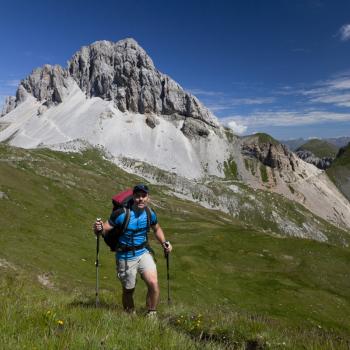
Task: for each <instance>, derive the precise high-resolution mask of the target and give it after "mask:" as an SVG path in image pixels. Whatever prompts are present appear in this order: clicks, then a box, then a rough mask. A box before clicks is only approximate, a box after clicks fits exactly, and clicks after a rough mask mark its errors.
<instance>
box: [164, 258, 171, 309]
mask: <svg viewBox="0 0 350 350" xmlns="http://www.w3.org/2000/svg"><path fill="white" fill-rule="evenodd" d="M164 256H165V259H166V278H167V282H168V305H170V282H169V280H170V275H169V253H167V252H166V251H164Z"/></svg>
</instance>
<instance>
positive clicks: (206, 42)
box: [0, 0, 350, 139]
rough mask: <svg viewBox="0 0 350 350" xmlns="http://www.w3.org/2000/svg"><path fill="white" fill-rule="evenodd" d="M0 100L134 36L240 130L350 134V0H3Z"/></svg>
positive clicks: (276, 134) (156, 60)
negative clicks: (86, 50)
mask: <svg viewBox="0 0 350 350" xmlns="http://www.w3.org/2000/svg"><path fill="white" fill-rule="evenodd" d="M0 6H1V20H0V37H1V49H2V50H1V55H0V103H1V102H3V100H4V97H5V96H6V95H13V94H14V93H15V91H16V87H17V85H18V82H19V81H20V80H21V79H23V78H24V77H25V76H27V75H28V74H29V73H30V72H31V71H32V70H33V69H34V68H36V67H38V66H42V65H43V64H46V63H49V64H60V65H63V66H66V62H67V60H68V59H69V58H70V57H71V56H72V55H73V53H74V52H75V51H77V50H78V49H79V48H80V47H81V46H83V45H88V44H90V43H92V42H94V41H96V40H111V41H118V40H120V39H123V38H126V37H133V38H134V39H135V40H137V41H138V42H139V44H140V45H141V46H142V47H143V48H144V49H145V50H146V51H147V52H148V54H149V55H150V56H151V58H152V59H153V61H154V63H155V65H156V67H157V68H158V69H159V70H160V71H162V72H163V73H166V74H168V75H170V76H171V77H172V78H173V79H175V80H176V81H177V82H178V83H180V84H181V85H182V86H183V87H184V88H185V89H186V90H188V91H190V92H192V93H193V94H194V95H196V96H197V97H198V98H199V99H200V100H201V101H202V102H203V103H204V104H205V105H206V106H207V107H209V108H210V109H211V110H212V111H213V113H214V114H215V115H216V116H217V117H218V118H220V120H221V122H222V123H224V124H226V125H229V126H230V127H232V128H233V129H234V130H235V131H236V132H237V133H240V134H249V133H253V132H267V133H269V134H271V135H272V136H274V137H276V138H279V139H289V138H297V137H304V138H308V137H336V136H350V59H349V58H350V1H343V0H336V1H328V0H327V1H323V0H303V1H301V0H293V1H292V0H279V1H277V0H275V1H273V0H264V1H263V0H260V1H258V0H256V1H252V0H241V1H238V0H237V1H229V0H227V1H222V0H215V1H204V0H202V1H191V0H187V1H183V0H177V1H164V0H163V1H155V0H148V1H147V0H145V1H128V2H127V1H117V0H114V1H112V0H111V1H107V0H99V1H92V0H85V1H83V0H76V1H74V0H70V1H67V0H60V1H52V0H46V1H39V0H38V1H35V0H31V1H17V0H12V1H11V2H9V1H4V2H2V3H1V4H0Z"/></svg>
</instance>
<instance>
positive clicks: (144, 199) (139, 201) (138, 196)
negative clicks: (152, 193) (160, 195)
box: [133, 191, 149, 209]
mask: <svg viewBox="0 0 350 350" xmlns="http://www.w3.org/2000/svg"><path fill="white" fill-rule="evenodd" d="M133 197H134V203H135V205H136V207H137V208H138V209H144V208H145V206H146V205H147V203H148V201H149V195H148V193H146V192H143V191H138V192H136V193H134V196H133Z"/></svg>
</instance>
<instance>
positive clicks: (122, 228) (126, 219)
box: [121, 208, 130, 234]
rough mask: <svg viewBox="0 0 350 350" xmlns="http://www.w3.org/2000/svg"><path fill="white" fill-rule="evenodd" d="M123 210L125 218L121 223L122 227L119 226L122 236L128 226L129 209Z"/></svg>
mask: <svg viewBox="0 0 350 350" xmlns="http://www.w3.org/2000/svg"><path fill="white" fill-rule="evenodd" d="M123 209H124V213H125V218H124V221H123V223H122V226H121V232H122V234H123V233H124V232H125V230H126V228H127V227H128V225H129V222H130V209H129V208H123Z"/></svg>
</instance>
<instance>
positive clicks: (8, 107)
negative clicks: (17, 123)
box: [0, 96, 17, 117]
mask: <svg viewBox="0 0 350 350" xmlns="http://www.w3.org/2000/svg"><path fill="white" fill-rule="evenodd" d="M16 105H17V104H16V97H15V96H7V97H6V99H5V104H4V106H3V108H2V111H1V114H0V117H2V116H4V115H5V114H7V113H10V112H11V111H12V110H14V109H15V108H16Z"/></svg>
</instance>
